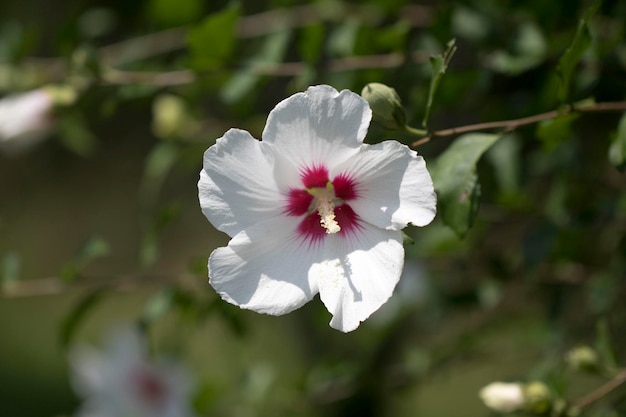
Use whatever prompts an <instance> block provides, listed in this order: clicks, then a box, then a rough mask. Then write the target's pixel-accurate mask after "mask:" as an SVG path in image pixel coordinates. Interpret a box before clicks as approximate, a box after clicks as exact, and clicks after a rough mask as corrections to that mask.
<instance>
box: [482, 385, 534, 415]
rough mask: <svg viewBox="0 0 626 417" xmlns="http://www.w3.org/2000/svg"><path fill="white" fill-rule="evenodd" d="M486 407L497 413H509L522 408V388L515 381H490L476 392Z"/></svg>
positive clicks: (523, 402) (523, 399)
mask: <svg viewBox="0 0 626 417" xmlns="http://www.w3.org/2000/svg"><path fill="white" fill-rule="evenodd" d="M478 395H479V397H480V399H481V400H482V401H483V402H484V403H485V405H486V406H487V407H489V408H490V409H492V410H493V411H496V412H499V413H511V412H513V411H518V410H521V409H522V408H524V405H525V403H526V402H525V398H524V388H523V386H522V384H519V383H516V382H511V383H508V382H492V383H491V384H489V385H487V386H485V387H483V388H482V389H481V390H480V392H479V393H478Z"/></svg>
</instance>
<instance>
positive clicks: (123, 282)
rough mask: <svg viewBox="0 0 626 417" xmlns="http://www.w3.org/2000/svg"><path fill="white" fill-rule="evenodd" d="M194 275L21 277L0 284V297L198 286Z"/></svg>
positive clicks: (198, 283) (11, 297) (10, 297)
mask: <svg viewBox="0 0 626 417" xmlns="http://www.w3.org/2000/svg"><path fill="white" fill-rule="evenodd" d="M199 281H200V280H199V279H198V277H197V276H191V275H189V276H171V275H158V274H144V275H125V276H119V277H83V278H81V279H79V280H78V281H75V282H71V283H68V282H66V281H65V280H63V279H61V278H58V277H49V278H40V279H24V280H19V281H14V282H10V283H5V284H4V285H3V286H2V287H0V299H2V298H4V299H13V298H29V297H42V296H50V295H60V294H64V293H67V292H70V291H84V290H87V289H94V288H110V289H112V290H114V291H117V292H124V293H125V292H132V291H136V290H138V289H141V288H149V287H150V286H160V285H163V284H180V285H183V286H185V287H190V288H196V287H198V286H199V285H200V282H199Z"/></svg>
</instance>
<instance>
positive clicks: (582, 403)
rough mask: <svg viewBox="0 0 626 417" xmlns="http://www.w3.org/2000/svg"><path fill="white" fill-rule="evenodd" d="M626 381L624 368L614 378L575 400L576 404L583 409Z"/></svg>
mask: <svg viewBox="0 0 626 417" xmlns="http://www.w3.org/2000/svg"><path fill="white" fill-rule="evenodd" d="M624 383H626V369H622V370H621V371H620V372H619V373H618V374H617V375H616V376H615V377H614V378H613V379H611V380H610V381H608V382H607V383H605V384H604V385H601V386H600V387H598V388H596V389H595V390H594V391H591V392H590V393H589V394H587V395H584V396H583V397H581V398H579V399H578V400H577V401H575V402H574V406H575V407H576V408H577V409H579V410H583V409H585V408H587V407H589V406H591V405H592V404H594V403H596V402H597V401H599V400H601V399H602V398H604V397H606V396H607V395H609V394H610V393H611V392H613V391H615V390H616V389H617V388H619V387H620V386H622V385H623V384H624Z"/></svg>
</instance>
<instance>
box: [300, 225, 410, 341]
mask: <svg viewBox="0 0 626 417" xmlns="http://www.w3.org/2000/svg"><path fill="white" fill-rule="evenodd" d="M324 254H325V255H326V258H325V260H324V261H322V262H319V263H316V264H314V265H313V267H312V268H311V272H312V274H313V275H314V276H315V277H316V279H317V282H318V286H319V291H320V298H321V300H322V302H323V303H324V305H325V306H326V309H327V310H328V311H329V312H330V313H331V314H332V315H333V318H332V320H331V321H330V326H331V327H333V328H335V329H337V330H340V331H342V332H346V333H347V332H351V331H353V330H355V329H356V328H357V327H358V326H359V325H360V323H361V322H363V321H364V320H366V319H367V318H368V317H369V316H370V315H371V314H372V313H374V312H375V311H376V310H378V309H379V308H380V307H381V306H382V305H383V304H384V303H385V302H387V300H388V299H389V298H390V297H391V295H392V294H393V290H394V288H395V287H396V284H397V283H398V281H399V280H400V275H401V273H402V267H403V265H404V247H403V246H402V235H401V233H400V232H399V231H392V230H382V229H379V228H377V227H375V226H371V225H367V224H363V225H362V227H361V228H360V229H359V231H358V232H357V233H355V234H353V235H352V236H350V237H349V238H333V239H327V240H326V241H325V244H324Z"/></svg>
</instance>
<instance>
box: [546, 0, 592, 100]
mask: <svg viewBox="0 0 626 417" xmlns="http://www.w3.org/2000/svg"><path fill="white" fill-rule="evenodd" d="M601 3H602V0H596V2H595V3H594V4H593V5H592V6H591V7H589V8H588V9H587V11H586V12H585V14H584V16H583V17H582V18H581V19H580V20H579V21H578V27H577V28H576V34H575V35H574V39H573V40H572V43H571V44H570V46H569V47H568V48H567V49H566V50H565V53H564V54H563V56H562V57H561V59H560V60H559V65H558V67H557V69H556V70H557V74H558V76H559V78H560V80H561V83H560V84H559V93H558V94H559V100H561V101H563V102H565V101H567V100H568V98H569V88H570V80H571V77H572V73H573V72H574V69H575V68H576V65H577V64H578V62H579V61H580V58H582V56H583V54H584V53H585V51H586V50H587V48H588V47H589V45H591V32H590V31H589V26H588V24H589V21H590V20H591V18H592V17H593V15H594V14H595V13H596V11H597V10H598V8H599V7H600V4H601Z"/></svg>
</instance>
